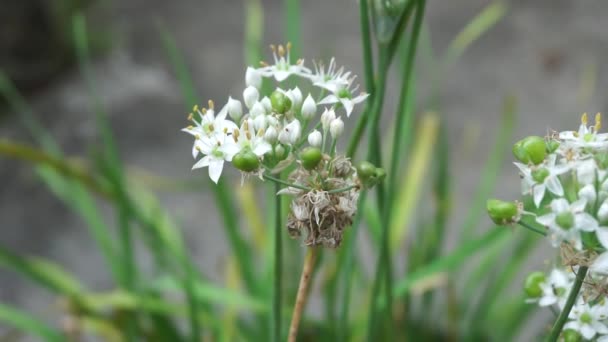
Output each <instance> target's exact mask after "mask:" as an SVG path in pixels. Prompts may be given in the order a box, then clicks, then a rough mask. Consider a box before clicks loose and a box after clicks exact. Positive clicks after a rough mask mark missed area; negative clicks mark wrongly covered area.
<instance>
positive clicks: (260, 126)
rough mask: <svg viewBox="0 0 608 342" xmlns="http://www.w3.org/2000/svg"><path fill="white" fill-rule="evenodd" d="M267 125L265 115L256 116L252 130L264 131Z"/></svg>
mask: <svg viewBox="0 0 608 342" xmlns="http://www.w3.org/2000/svg"><path fill="white" fill-rule="evenodd" d="M267 125H268V121H267V120H266V115H258V116H256V117H255V118H254V119H253V128H255V130H256V131H259V130H264V129H266V126H267Z"/></svg>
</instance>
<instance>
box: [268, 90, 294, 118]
mask: <svg viewBox="0 0 608 342" xmlns="http://www.w3.org/2000/svg"><path fill="white" fill-rule="evenodd" d="M270 103H271V104H272V109H273V110H274V111H275V112H277V113H279V114H285V112H287V111H288V110H289V109H291V105H292V103H291V100H290V99H289V97H287V95H285V94H283V93H282V92H281V91H279V90H275V91H273V92H272V94H271V95H270Z"/></svg>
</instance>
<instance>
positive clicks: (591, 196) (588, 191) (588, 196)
mask: <svg viewBox="0 0 608 342" xmlns="http://www.w3.org/2000/svg"><path fill="white" fill-rule="evenodd" d="M578 197H579V198H583V199H585V200H586V201H587V203H589V204H591V205H593V203H595V199H596V198H597V193H596V192H595V186H593V184H587V185H585V186H583V187H582V188H581V189H580V190H579V191H578Z"/></svg>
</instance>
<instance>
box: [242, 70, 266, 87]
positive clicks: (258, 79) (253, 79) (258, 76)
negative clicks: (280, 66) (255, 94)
mask: <svg viewBox="0 0 608 342" xmlns="http://www.w3.org/2000/svg"><path fill="white" fill-rule="evenodd" d="M245 84H246V85H247V86H248V87H255V88H257V89H260V88H261V87H262V73H261V72H260V71H259V70H257V69H255V68H252V67H247V71H246V72H245Z"/></svg>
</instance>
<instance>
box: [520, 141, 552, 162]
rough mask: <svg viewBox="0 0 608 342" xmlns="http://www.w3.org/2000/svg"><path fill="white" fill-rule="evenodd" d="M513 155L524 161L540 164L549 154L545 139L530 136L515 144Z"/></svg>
mask: <svg viewBox="0 0 608 342" xmlns="http://www.w3.org/2000/svg"><path fill="white" fill-rule="evenodd" d="M513 155H514V156H515V158H516V159H517V160H519V161H520V162H522V163H525V164H528V163H533V164H534V165H538V164H540V163H542V162H543V160H545V157H546V156H547V145H546V144H545V139H543V138H542V137H539V136H534V135H533V136H529V137H527V138H524V139H522V140H520V141H518V142H516V143H515V145H513Z"/></svg>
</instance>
